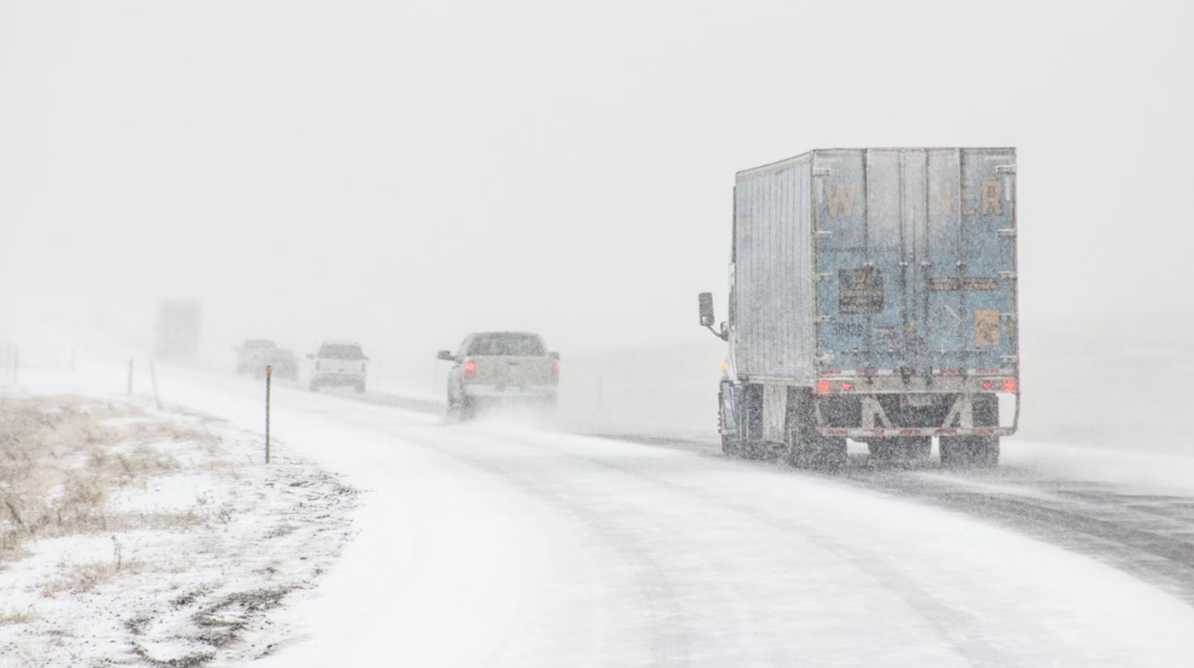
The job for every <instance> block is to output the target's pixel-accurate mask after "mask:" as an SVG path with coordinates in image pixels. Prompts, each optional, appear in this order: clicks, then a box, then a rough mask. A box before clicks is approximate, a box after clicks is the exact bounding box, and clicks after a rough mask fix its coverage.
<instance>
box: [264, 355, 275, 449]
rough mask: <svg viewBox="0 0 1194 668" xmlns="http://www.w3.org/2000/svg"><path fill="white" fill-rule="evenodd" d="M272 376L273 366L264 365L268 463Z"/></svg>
mask: <svg viewBox="0 0 1194 668" xmlns="http://www.w3.org/2000/svg"><path fill="white" fill-rule="evenodd" d="M273 376H274V367H273V366H272V365H267V366H266V367H265V463H266V464H268V463H269V386H270V379H271V378H273Z"/></svg>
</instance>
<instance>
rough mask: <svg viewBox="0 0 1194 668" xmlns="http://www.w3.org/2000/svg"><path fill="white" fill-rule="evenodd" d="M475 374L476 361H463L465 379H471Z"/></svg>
mask: <svg viewBox="0 0 1194 668" xmlns="http://www.w3.org/2000/svg"><path fill="white" fill-rule="evenodd" d="M476 375H477V363H476V362H474V361H473V360H465V361H464V377H465V379H467V380H472V378H473V376H476Z"/></svg>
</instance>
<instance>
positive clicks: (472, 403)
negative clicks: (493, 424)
mask: <svg viewBox="0 0 1194 668" xmlns="http://www.w3.org/2000/svg"><path fill="white" fill-rule="evenodd" d="M457 415H459V417H460V419H461V421H465V420H474V419H476V417H477V400H476V399H473V398H472V397H469V396H464V397H461V398H460V403H459V408H458V411H457Z"/></svg>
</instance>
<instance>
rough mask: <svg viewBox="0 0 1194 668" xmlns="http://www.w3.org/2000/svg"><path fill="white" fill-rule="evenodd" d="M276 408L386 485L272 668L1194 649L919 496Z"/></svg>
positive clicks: (294, 439)
mask: <svg viewBox="0 0 1194 668" xmlns="http://www.w3.org/2000/svg"><path fill="white" fill-rule="evenodd" d="M162 384H163V392H164V393H165V394H166V396H167V398H168V399H167V400H168V402H169V403H175V404H179V405H185V406H189V407H193V408H195V409H198V410H202V411H205V412H208V413H211V414H214V415H217V416H220V417H224V418H226V419H229V420H232V421H233V422H234V423H236V424H237V426H240V427H244V428H252V427H254V426H255V425H259V424H260V420H261V411H260V408H261V407H260V398H261V397H260V396H259V394H260V391H259V390H260V388H259V386H258V385H256V384H251V383H247V382H245V381H241V380H237V379H231V378H229V379H223V378H217V377H209V376H200V375H191V374H184V373H180V372H173V373H170V374H167V375H166V376H165V377H164V378H163V383H162ZM274 398H275V408H274V433H275V434H276V436H277V437H278V439H279V443H278V446H277V447H278V448H279V451H282V452H286V451H290V452H293V454H295V455H299V456H302V457H306V458H309V459H312V460H315V461H317V462H320V463H322V464H323V465H325V466H326V467H328V468H329V469H331V470H333V471H336V472H339V473H342V474H344V475H345V478H346V480H347V481H348V482H349V483H350V484H352V485H353V486H355V487H357V488H360V489H362V490H365V493H364V494H362V495H361V499H360V508H359V509H358V510H357V511H356V517H355V525H356V528H357V530H358V533H357V537H356V539H355V540H354V541H353V542H352V543H351V544H350V545H349V546H348V547H347V548H346V550H345V551H344V556H343V558H342V559H341V561H340V562H339V563H338V564H337V565H336V566H335V568H334V569H333V571H332V572H331V574H330V575H329V576H328V578H327V579H326V580H324V581H322V583H321V585H320V586H319V587H318V588H317V589H316V590H314V591H310V592H301V593H298V594H296V595H295V597H294V598H293V600H290V601H289V605H288V607H287V608H286V609H284V610H281V611H278V612H277V613H276V614H277V616H278V617H281V618H284V619H281V620H280V621H283V622H285V623H284V624H281V625H280V626H282V627H286V628H297V629H302V630H303V633H302V634H301V635H300V636H298V637H295V638H292V639H291V640H290V641H289V642H285V643H281V644H280V645H279V646H278V648H277V650H276V653H275V654H274V655H273V656H272V657H270V658H267V659H265V660H263V661H260V662H257V663H255V664H254V665H268V666H275V665H276V666H327V665H353V666H364V665H377V666H382V665H385V666H392V665H412V666H413V665H418V666H490V665H492V666H552V667H555V666H734V667H737V666H794V665H810V666H1042V665H1056V666H1084V667H1086V666H1174V665H1185V663H1186V661H1187V660H1188V657H1190V656H1194V633H1191V631H1194V609H1191V608H1190V607H1189V606H1188V605H1187V604H1186V603H1184V602H1183V601H1181V600H1180V599H1179V598H1178V597H1175V596H1173V595H1171V594H1169V593H1166V592H1164V591H1162V590H1161V589H1159V588H1156V587H1154V586H1152V585H1150V584H1149V583H1146V582H1144V581H1141V580H1139V579H1136V578H1134V577H1132V576H1131V575H1129V574H1128V573H1125V572H1124V571H1122V570H1119V569H1116V568H1113V567H1111V566H1109V565H1106V564H1104V563H1101V562H1099V561H1097V560H1095V559H1092V558H1089V557H1088V556H1084V555H1082V554H1078V553H1075V552H1073V551H1067V550H1065V549H1062V548H1061V547H1058V546H1055V545H1052V544H1050V543H1048V542H1045V541H1041V540H1037V539H1034V538H1031V537H1026V536H1024V535H1022V534H1020V533H1019V532H1013V531H1009V530H1008V529H1006V528H1002V527H1000V526H997V525H994V524H991V523H987V522H984V521H979V520H976V519H975V518H974V517H972V516H970V515H968V514H966V513H961V512H955V511H951V510H948V509H945V508H941V507H937V506H935V505H933V504H932V503H923V502H921V501H920V500H916V499H909V498H906V497H907V496H909V495H907V494H901V493H899V490H898V489H887V490H884V489H883V486H881V485H871V486H867V485H860V484H858V483H857V482H856V481H850V480H843V479H836V478H829V477H821V476H816V475H809V474H804V473H800V472H794V471H791V470H787V469H780V468H773V467H768V466H763V465H759V464H757V463H749V462H738V461H728V460H725V459H722V458H720V457H708V456H701V455H700V454H698V453H694V452H690V451H684V450H680V449H675V448H660V447H649V446H644V445H642V444H631V443H625V442H618V441H613V440H603V439H598V438H591V437H582V436H574V435H567V434H559V433H552V432H548V431H543V430H537V429H535V428H533V427H532V426H528V425H519V424H509V423H497V422H489V423H484V422H483V423H479V424H477V425H469V426H462V425H457V424H450V423H446V422H445V421H443V420H442V419H441V418H439V417H436V416H431V415H427V414H421V413H416V412H407V411H402V410H396V409H394V408H390V407H384V406H376V405H370V404H366V403H362V402H358V401H353V400H350V399H348V398H347V397H338V396H328V395H314V394H310V393H306V392H302V391H299V390H293V389H289V388H279V389H277V391H276V393H275V397H274ZM893 475H895V474H893ZM915 475H931V474H907V475H906V476H905V477H908V476H915ZM927 500H929V501H931V499H927Z"/></svg>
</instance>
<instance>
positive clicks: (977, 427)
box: [699, 148, 1020, 469]
mask: <svg viewBox="0 0 1194 668" xmlns="http://www.w3.org/2000/svg"><path fill="white" fill-rule="evenodd" d="M732 228H733V230H732V240H731V251H730V266H729V284H730V292H729V300H728V302H729V319H728V322H723V323H721V324H720V326H719V327H718V328H717V329H714V322H715V316H714V309H713V297H712V294H711V293H702V294H701V295H700V296H699V307H700V324H701V325H702V326H704V327H707V328H709V329H710V331H712V332H713V333H714V334H715V335H717V336H718V337H719V338H721V339H723V340H725V341H727V342H728V344H729V354H728V357H727V364H726V372H725V374H723V378H722V381H721V385H720V389H719V393H718V399H719V423H720V424H719V428H720V432H721V439H722V448H723V450H724V451H725V453H726V454H727V455H729V456H743V457H767V456H778V457H783V458H785V459H786V460H787V461H788V462H789V463H790V464H792V465H793V466H797V467H801V468H822V469H838V468H841V467H843V466H846V465H847V462H848V457H847V439H849V440H851V441H854V442H856V443H865V444H866V446H867V448H868V450H869V452H870V454H871V456H872V457H879V458H888V459H898V460H901V461H907V460H913V461H915V460H926V459H929V458H930V457H931V453H932V444H933V439H934V438H936V439H937V440H938V443H939V450H940V458H941V463H942V465H944V466H974V467H994V466H996V465H997V464H998V461H999V448H1000V438H1001V437H1002V436H1006V435H1010V434H1013V433H1015V431H1016V428H1017V426H1018V423H1019V415H1020V357H1019V336H1018V334H1019V327H1018V310H1017V293H1018V280H1017V279H1018V275H1017V267H1016V239H1017V220H1016V152H1015V149H1013V148H894V149H891V148H871V149H818V150H813V151H809V152H807V153H804V154H801V155H798V156H796V157H794V158H790V159H788V160H783V161H781V162H776V163H773V164H769V165H764V166H762V167H757V168H754V169H748V170H745V171H742V172H739V173H738V174H737V176H736V180H735V186H734V208H733V225H732Z"/></svg>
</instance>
